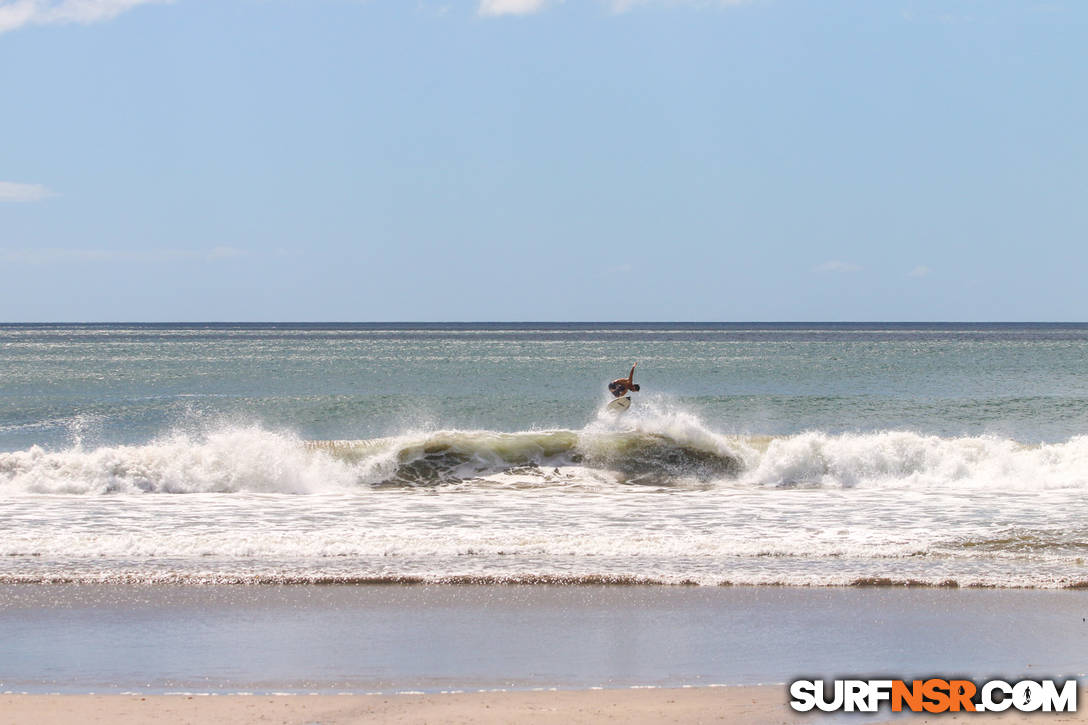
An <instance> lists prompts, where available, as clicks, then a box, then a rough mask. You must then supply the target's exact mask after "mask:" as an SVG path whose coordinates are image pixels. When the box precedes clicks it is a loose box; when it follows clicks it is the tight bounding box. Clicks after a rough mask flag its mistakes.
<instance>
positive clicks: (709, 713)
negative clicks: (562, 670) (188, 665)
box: [0, 687, 800, 725]
mask: <svg viewBox="0 0 1088 725" xmlns="http://www.w3.org/2000/svg"><path fill="white" fill-rule="evenodd" d="M799 720H800V718H798V717H797V716H796V714H795V713H793V712H791V711H790V710H789V708H788V706H787V705H786V704H785V701H784V690H783V689H782V688H780V687H728V688H692V689H679V690H673V689H669V690H658V689H655V690H582V691H562V692H493V693H492V692H488V693H464V694H441V695H352V696H336V695H323V696H306V695H292V696H281V697H275V696H271V697H270V696H256V695H254V696H245V695H234V696H213V697H193V696H185V695H174V696H171V695H159V696H150V697H144V696H124V695H105V696H88V695H53V696H49V695H14V696H13V695H7V696H0V724H3V725H7V724H8V723H12V724H13V725H14V724H15V723H30V722H34V723H39V724H40V725H67V724H68V723H72V722H79V723H83V724H84V725H94V724H96V723H102V724H103V725H105V724H107V723H117V725H128V724H130V723H131V724H135V723H146V722H157V723H182V722H194V723H196V722H215V723H259V722H263V723H268V722H274V723H291V724H294V723H298V724H299V725H302V724H303V723H321V724H322V725H340V724H346V723H372V722H382V723H426V722H430V723H435V722H447V723H448V722H456V723H494V724H496V725H498V724H500V723H501V724H503V725H505V724H506V723H512V722H518V723H541V724H542V725H546V724H551V723H554V724H555V725H560V724H565V723H601V722H638V723H696V722H730V723H753V724H754V723H793V722H798V721H799Z"/></svg>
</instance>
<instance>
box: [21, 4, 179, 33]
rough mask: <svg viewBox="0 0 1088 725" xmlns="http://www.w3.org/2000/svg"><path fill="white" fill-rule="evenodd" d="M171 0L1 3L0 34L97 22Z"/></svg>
mask: <svg viewBox="0 0 1088 725" xmlns="http://www.w3.org/2000/svg"><path fill="white" fill-rule="evenodd" d="M165 2H171V0H0V33H6V32H8V31H10V30H17V29H18V28H22V27H24V26H26V25H60V24H65V23H82V24H89V23H97V22H99V21H102V20H109V19H111V18H114V17H116V16H118V15H120V14H121V13H123V12H125V11H126V10H131V9H132V8H134V7H136V6H137V5H149V4H152V3H165Z"/></svg>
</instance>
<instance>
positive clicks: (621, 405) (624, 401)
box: [605, 395, 631, 413]
mask: <svg viewBox="0 0 1088 725" xmlns="http://www.w3.org/2000/svg"><path fill="white" fill-rule="evenodd" d="M605 407H607V408H608V410H611V411H613V412H615V413H622V412H623V411H625V410H627V409H628V408H630V407H631V396H630V395H625V396H623V397H622V398H616V399H615V400H613V401H612V402H611V403H609V404H608V405H607V406H605Z"/></svg>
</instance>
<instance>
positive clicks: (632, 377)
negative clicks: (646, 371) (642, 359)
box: [627, 363, 638, 383]
mask: <svg viewBox="0 0 1088 725" xmlns="http://www.w3.org/2000/svg"><path fill="white" fill-rule="evenodd" d="M637 367H638V363H635V364H634V365H632V366H631V372H630V373H629V374H628V375H627V382H629V383H633V382H635V368H637Z"/></svg>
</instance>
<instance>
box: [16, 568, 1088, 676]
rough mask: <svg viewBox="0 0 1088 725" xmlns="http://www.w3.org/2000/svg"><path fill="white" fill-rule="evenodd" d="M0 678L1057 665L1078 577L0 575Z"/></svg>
mask: <svg viewBox="0 0 1088 725" xmlns="http://www.w3.org/2000/svg"><path fill="white" fill-rule="evenodd" d="M0 633H2V634H3V647H0V692H22V693H43V694H44V693H62V694H65V693H66V694H87V693H98V694H107V693H114V694H120V693H126V692H138V693H140V694H145V695H146V694H170V693H177V692H182V693H219V694H231V693H257V694H270V693H297V694H308V693H311V692H318V693H324V694H336V693H342V692H350V693H355V694H367V693H372V692H382V693H394V692H400V691H406V690H407V691H421V692H427V693H438V692H442V691H447V690H463V691H466V692H471V691H475V690H489V689H506V690H511V689H522V690H528V689H532V688H536V687H547V688H552V687H557V688H561V689H588V688H592V687H605V688H624V687H631V686H642V685H654V686H658V687H681V686H696V687H699V686H707V685H756V684H781V683H785V682H788V681H790V680H793V679H796V678H798V677H805V678H812V677H822V678H833V677H835V676H856V675H865V676H895V677H916V676H917V677H926V676H931V675H933V674H940V673H944V674H955V675H958V676H967V677H970V678H971V679H982V678H988V677H995V676H996V677H1002V678H1014V677H1024V676H1027V677H1036V678H1037V677H1047V676H1053V677H1069V676H1083V674H1084V673H1085V671H1088V592H1086V591H1061V590H1054V591H1049V590H1048V591H1044V590H957V589H933V588H928V589H927V588H920V589H915V588H901V587H899V588H895V587H885V588H879V587H878V588H794V587H654V586H509V585H506V586H501V585H500V586H491V585H478V586H473V585H459V586H452V585H445V586H442V585H438V586H422V585H392V586H375V585H370V586H165V585H156V586H139V585H76V584H33V585H31V584H20V585H4V586H0Z"/></svg>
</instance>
